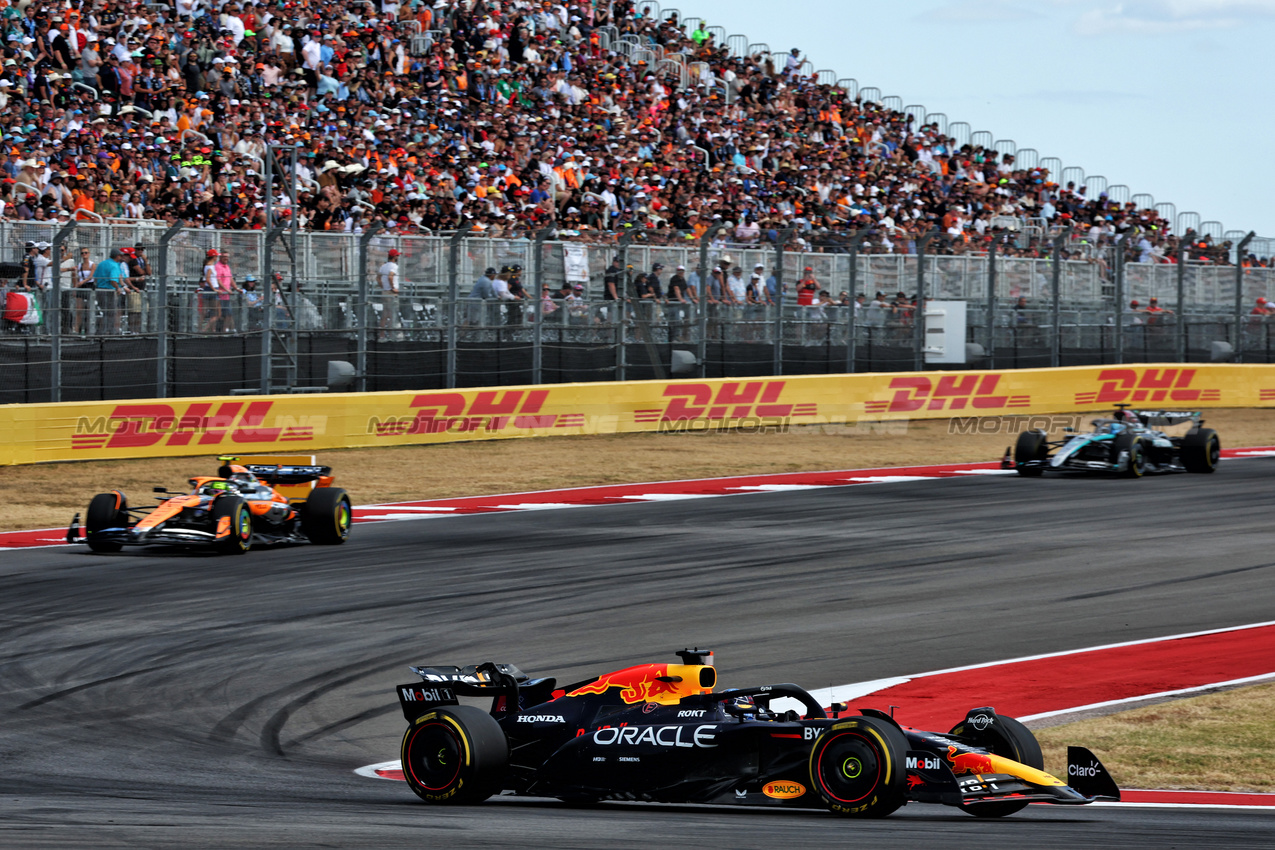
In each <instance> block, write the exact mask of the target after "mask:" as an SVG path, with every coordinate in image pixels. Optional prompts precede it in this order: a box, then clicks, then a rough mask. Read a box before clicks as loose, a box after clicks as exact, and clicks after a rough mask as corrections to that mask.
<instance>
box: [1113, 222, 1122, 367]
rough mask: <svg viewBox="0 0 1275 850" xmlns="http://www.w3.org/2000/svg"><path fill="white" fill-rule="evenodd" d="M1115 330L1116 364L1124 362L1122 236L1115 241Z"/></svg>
mask: <svg viewBox="0 0 1275 850" xmlns="http://www.w3.org/2000/svg"><path fill="white" fill-rule="evenodd" d="M1115 243H1116V246H1115V251H1116V256H1115V272H1116V330H1115V333H1114V334H1113V335H1112V336H1113V337H1114V342H1115V347H1116V360H1115V362H1116V363H1123V362H1124V234H1123V233H1121V234H1120V235H1119V236H1117V237H1116V239H1115Z"/></svg>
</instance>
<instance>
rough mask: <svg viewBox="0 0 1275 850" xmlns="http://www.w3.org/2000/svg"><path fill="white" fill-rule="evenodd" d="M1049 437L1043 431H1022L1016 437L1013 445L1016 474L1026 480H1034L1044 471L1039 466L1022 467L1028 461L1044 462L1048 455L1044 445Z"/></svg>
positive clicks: (1046, 447)
mask: <svg viewBox="0 0 1275 850" xmlns="http://www.w3.org/2000/svg"><path fill="white" fill-rule="evenodd" d="M1048 440H1049V436H1048V435H1047V434H1046V433H1045V432H1044V431H1024V432H1023V433H1021V434H1019V435H1018V442H1017V443H1016V444H1015V445H1014V468H1015V469H1017V470H1018V474H1019V475H1022V476H1025V477H1027V478H1036V477H1038V476H1039V475H1041V474H1042V473H1043V472H1044V471H1045V470H1044V469H1042V468H1041V467H1039V466H1029V467H1025V466H1023V464H1024V463H1026V462H1027V461H1029V460H1045V458H1046V457H1048V454H1049V447H1048V446H1047V445H1046V443H1047V442H1048Z"/></svg>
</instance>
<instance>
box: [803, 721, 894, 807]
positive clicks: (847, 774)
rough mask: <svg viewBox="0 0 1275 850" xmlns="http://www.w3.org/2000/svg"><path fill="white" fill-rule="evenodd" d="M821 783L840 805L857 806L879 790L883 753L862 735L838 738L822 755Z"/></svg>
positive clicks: (847, 734)
mask: <svg viewBox="0 0 1275 850" xmlns="http://www.w3.org/2000/svg"><path fill="white" fill-rule="evenodd" d="M817 763H818V765H819V782H820V784H821V785H822V786H823V791H824V793H825V794H827V795H828V797H830V798H831V799H833V800H836V801H837V802H839V803H857V802H859V801H860V800H862V799H864V798H865V797H867V796H869V795H870V794H871V793H872V792H873V791H874V790H876V787H877V784H878V781H879V779H880V776H881V766H882V765H881V753H880V750H879V749H878V748H877V746H876V744H875V742H874V741H872V740H871V739H870V738H868V737H866V736H865V735H863V733H861V732H857V731H850V732H842V733H839V734H835V735H833V736H831V737H830V738H829V740H828V741H827V743H825V744H824V745H823V748H822V752H820V754H819V760H818V762H817Z"/></svg>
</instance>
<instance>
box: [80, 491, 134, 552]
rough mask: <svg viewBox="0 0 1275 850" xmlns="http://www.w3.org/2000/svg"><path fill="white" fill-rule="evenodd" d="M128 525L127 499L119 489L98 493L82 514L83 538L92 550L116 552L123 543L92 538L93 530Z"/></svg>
mask: <svg viewBox="0 0 1275 850" xmlns="http://www.w3.org/2000/svg"><path fill="white" fill-rule="evenodd" d="M127 527H128V499H127V498H125V497H124V494H123V493H121V492H120V491H119V490H112V491H111V492H110V493H98V494H97V495H96V496H94V497H93V499H92V500H91V501H90V502H89V509H88V511H87V512H86V513H85V514H84V532H85V540H86V541H87V542H88V544H89V549H90V550H91V551H93V552H118V551H119V550H120V549H123V548H124V547H123V545H121V544H119V543H116V542H114V541H106V540H94V539H93V535H94V533H95V532H98V531H101V530H103V529H106V528H127Z"/></svg>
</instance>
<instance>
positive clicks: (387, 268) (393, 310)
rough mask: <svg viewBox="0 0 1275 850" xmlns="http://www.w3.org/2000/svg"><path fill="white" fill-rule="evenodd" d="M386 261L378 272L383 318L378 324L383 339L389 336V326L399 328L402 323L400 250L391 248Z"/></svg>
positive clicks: (386, 255)
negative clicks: (399, 309) (399, 279)
mask: <svg viewBox="0 0 1275 850" xmlns="http://www.w3.org/2000/svg"><path fill="white" fill-rule="evenodd" d="M385 258H386V259H385V262H384V263H381V267H380V268H379V269H378V270H377V272H376V277H377V280H378V281H379V282H380V284H381V318H380V321H379V322H378V326H379V327H380V329H381V336H380V338H381V339H382V340H384V339H386V338H387V337H388V334H387V333H386V329H387V328H398V327H399V326H400V324H401V322H400V318H399V312H398V293H399V290H398V258H399V250H398V249H397V248H391V249H390V250H389V251H387V252H386V254H385Z"/></svg>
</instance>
